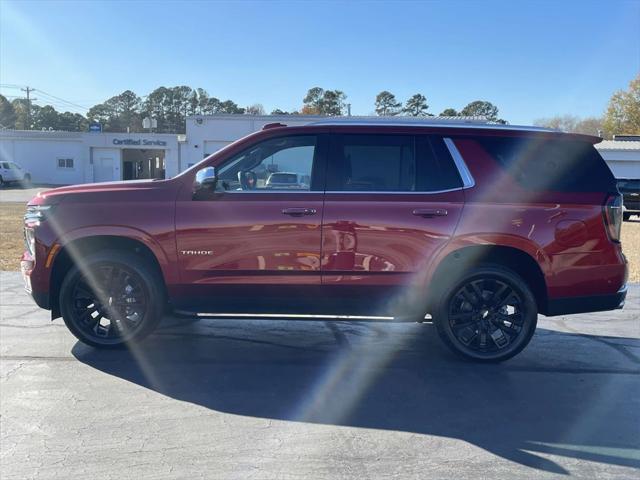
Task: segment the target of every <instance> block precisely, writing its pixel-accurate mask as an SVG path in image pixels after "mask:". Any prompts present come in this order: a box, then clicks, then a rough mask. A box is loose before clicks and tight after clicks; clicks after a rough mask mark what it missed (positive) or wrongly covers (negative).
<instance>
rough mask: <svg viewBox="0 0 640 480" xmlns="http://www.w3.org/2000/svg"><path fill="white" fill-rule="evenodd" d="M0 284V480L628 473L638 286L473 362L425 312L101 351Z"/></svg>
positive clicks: (249, 324) (639, 345) (639, 319)
mask: <svg viewBox="0 0 640 480" xmlns="http://www.w3.org/2000/svg"><path fill="white" fill-rule="evenodd" d="M0 281H1V288H0V355H1V362H0V388H1V390H0V393H1V397H2V398H1V400H2V401H1V405H0V413H1V415H2V416H1V425H0V430H1V439H0V443H1V456H0V472H1V477H2V478H3V479H6V480H9V479H29V478H39V479H47V478H64V479H75V478H78V479H86V478H95V479H98V478H100V479H102V478H118V479H124V478H135V479H143V478H144V479H146V478H233V479H236V478H237V479H248V478H256V479H273V478H278V479H296V478H309V479H321V478H327V479H329V478H331V479H335V478H338V479H339V478H358V479H360V478H372V479H378V478H416V479H418V478H420V479H424V478H457V479H466V478H469V479H471V478H473V479H476V478H504V479H513V478H555V477H557V478H564V477H566V476H568V475H570V476H573V477H576V478H632V477H636V478H637V477H638V476H639V475H640V400H639V398H640V395H639V394H640V287H639V286H637V285H635V286H633V287H632V289H631V292H630V296H629V299H628V304H627V306H626V307H625V309H624V310H622V311H616V312H604V313H595V314H587V315H576V316H567V317H558V318H550V319H547V318H544V317H540V322H539V326H538V331H537V333H536V335H535V336H534V338H533V341H532V343H531V345H530V346H529V347H528V348H527V349H526V350H525V351H524V352H523V353H522V354H521V355H519V356H518V357H516V358H515V359H513V360H511V361H509V362H506V363H504V364H501V365H483V366H480V365H475V364H472V363H467V362H464V361H461V360H458V359H457V358H456V357H454V356H453V355H451V354H450V353H449V352H448V351H447V350H445V348H444V347H442V346H441V345H440V343H439V341H438V339H437V336H436V333H435V331H434V328H433V326H432V325H428V324H426V325H417V324H394V325H389V324H365V323H355V322H347V323H339V322H326V321H313V322H302V321H257V320H237V319H224V320H217V321H213V320H205V321H200V322H189V321H184V320H179V319H176V318H167V319H166V320H165V322H164V325H163V326H162V328H161V329H160V330H159V331H158V332H157V333H156V334H154V335H152V336H151V337H150V338H149V339H148V340H147V341H146V342H144V343H143V344H142V346H141V347H140V348H139V349H137V350H135V351H112V352H103V351H98V350H94V349H92V348H89V347H86V346H84V345H82V344H80V343H78V342H76V340H75V339H74V337H72V335H71V334H70V333H69V332H68V331H67V329H66V328H65V327H64V324H63V323H62V321H61V320H56V321H55V322H53V323H51V322H50V321H49V319H48V312H45V311H42V310H39V309H38V308H37V307H36V306H35V304H33V303H32V301H31V300H30V299H29V298H28V297H27V296H26V294H24V293H23V291H22V285H21V280H20V278H19V275H18V274H17V273H7V272H3V273H2V274H1V275H0Z"/></svg>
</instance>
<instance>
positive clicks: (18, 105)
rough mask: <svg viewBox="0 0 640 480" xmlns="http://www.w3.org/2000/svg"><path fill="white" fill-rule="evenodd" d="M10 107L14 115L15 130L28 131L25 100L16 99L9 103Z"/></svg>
mask: <svg viewBox="0 0 640 480" xmlns="http://www.w3.org/2000/svg"><path fill="white" fill-rule="evenodd" d="M11 106H12V107H13V111H14V112H15V114H16V123H15V128H16V130H30V129H31V125H30V124H29V103H28V102H27V100H26V99H25V98H16V99H14V100H13V101H12V102H11ZM31 110H32V111H33V105H32V106H31Z"/></svg>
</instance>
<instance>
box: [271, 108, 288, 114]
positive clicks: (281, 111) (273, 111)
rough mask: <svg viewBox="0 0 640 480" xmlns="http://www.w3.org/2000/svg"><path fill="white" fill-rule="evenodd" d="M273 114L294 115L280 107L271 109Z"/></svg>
mask: <svg viewBox="0 0 640 480" xmlns="http://www.w3.org/2000/svg"><path fill="white" fill-rule="evenodd" d="M271 115H292V114H291V113H289V112H285V111H284V110H280V109H279V108H276V109H275V110H272V111H271Z"/></svg>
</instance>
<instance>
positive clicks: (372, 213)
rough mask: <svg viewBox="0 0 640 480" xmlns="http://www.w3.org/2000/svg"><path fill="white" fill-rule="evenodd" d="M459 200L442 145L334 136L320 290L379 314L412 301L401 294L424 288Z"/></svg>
mask: <svg viewBox="0 0 640 480" xmlns="http://www.w3.org/2000/svg"><path fill="white" fill-rule="evenodd" d="M463 198H464V197H463V191H462V182H461V179H460V176H459V174H458V172H457V170H456V167H455V164H454V163H453V161H452V159H451V157H450V155H449V153H448V150H447V147H446V145H445V143H444V141H443V139H442V138H438V137H432V136H427V135H400V134H398V135H395V134H394V135H360V134H340V135H338V134H336V135H334V136H333V137H332V140H331V149H330V154H329V163H328V173H327V192H326V195H325V205H324V222H323V228H322V229H323V235H322V237H323V245H322V268H323V288H327V289H329V290H331V287H332V286H339V288H336V289H333V290H335V291H336V292H349V295H352V296H356V297H357V295H358V293H359V292H360V293H363V294H364V295H366V296H365V300H366V302H367V303H368V306H369V307H372V308H373V309H374V310H375V309H376V308H378V307H379V308H380V312H381V313H382V311H383V310H385V308H386V307H389V306H391V310H394V309H397V308H398V307H400V306H402V305H403V303H406V301H407V299H408V298H410V297H409V296H407V297H405V296H404V294H405V293H407V292H410V293H413V292H411V290H412V289H407V288H403V287H406V286H420V288H423V286H422V285H421V275H422V274H424V273H425V272H426V269H427V266H428V265H429V262H430V260H431V259H432V258H433V256H434V255H435V254H436V252H438V250H439V249H441V248H443V247H444V246H445V245H446V243H447V242H448V241H449V239H450V238H451V236H452V235H453V233H454V230H455V227H456V225H457V222H458V219H459V217H460V213H461V211H462V207H463V204H464V200H463ZM346 287H351V288H346ZM360 287H361V288H360ZM394 287H398V288H394ZM372 290H374V291H376V290H377V291H379V292H380V294H381V296H379V297H378V296H376V295H372ZM425 293H426V292H425ZM389 297H395V298H389ZM376 302H377V303H379V305H378V304H377V303H376Z"/></svg>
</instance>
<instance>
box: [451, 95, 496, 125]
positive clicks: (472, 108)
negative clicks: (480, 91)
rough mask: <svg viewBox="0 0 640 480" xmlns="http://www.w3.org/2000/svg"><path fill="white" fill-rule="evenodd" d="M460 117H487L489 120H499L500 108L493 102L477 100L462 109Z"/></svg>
mask: <svg viewBox="0 0 640 480" xmlns="http://www.w3.org/2000/svg"><path fill="white" fill-rule="evenodd" d="M460 115H463V116H466V117H485V118H486V119H487V120H493V121H495V120H497V119H498V107H496V106H495V105H494V104H493V103H491V102H486V101H483V100H476V101H475V102H471V103H470V104H468V105H467V106H466V107H464V108H463V109H462V111H461V112H460Z"/></svg>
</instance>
